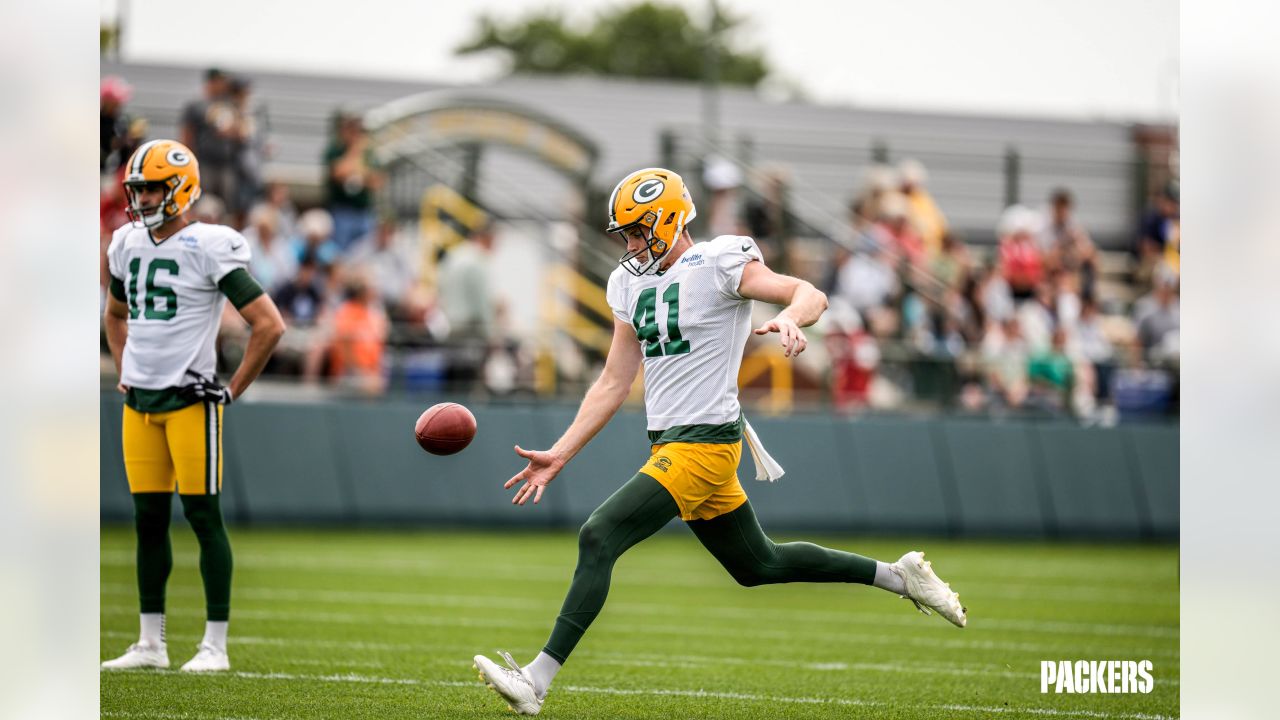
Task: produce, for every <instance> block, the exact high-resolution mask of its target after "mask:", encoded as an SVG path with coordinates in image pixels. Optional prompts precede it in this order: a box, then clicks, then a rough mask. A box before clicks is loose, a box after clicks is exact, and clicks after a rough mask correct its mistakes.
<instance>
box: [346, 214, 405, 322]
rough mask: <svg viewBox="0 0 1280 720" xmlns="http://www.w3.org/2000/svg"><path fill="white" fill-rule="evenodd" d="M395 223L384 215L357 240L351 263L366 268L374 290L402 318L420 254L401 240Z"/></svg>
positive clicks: (392, 311)
mask: <svg viewBox="0 0 1280 720" xmlns="http://www.w3.org/2000/svg"><path fill="white" fill-rule="evenodd" d="M398 240H399V237H398V235H397V233H396V222H395V219H394V218H392V217H384V218H382V219H381V220H380V221H379V222H378V226H377V227H376V228H375V229H374V231H373V234H372V235H371V236H369V237H366V238H364V239H362V240H360V241H358V242H357V243H356V246H355V249H354V250H352V251H351V254H350V256H349V262H350V263H351V264H352V265H358V266H360V267H363V268H364V269H365V271H366V272H367V273H368V274H369V278H370V280H371V281H372V285H373V288H374V291H375V292H376V293H377V295H378V297H379V299H380V300H381V301H382V303H383V305H384V306H385V307H386V310H387V312H388V313H389V314H390V315H391V317H392V318H394V319H397V320H399V319H401V318H402V317H403V315H404V313H403V312H402V310H403V309H404V306H405V304H406V300H407V298H408V293H409V290H410V288H411V287H412V286H413V284H414V282H415V281H416V280H417V278H418V265H419V259H420V257H419V254H418V253H416V252H413V251H411V250H410V249H409V248H408V247H406V246H405V244H404V243H401V242H398Z"/></svg>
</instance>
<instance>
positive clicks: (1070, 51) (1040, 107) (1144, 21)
mask: <svg viewBox="0 0 1280 720" xmlns="http://www.w3.org/2000/svg"><path fill="white" fill-rule="evenodd" d="M625 1H627V0H572V2H567V1H566V0H473V1H469V2H468V1H458V0H452V1H449V2H440V1H439V0H218V2H216V3H176V2H172V0H101V2H102V14H103V17H105V18H113V17H115V15H116V13H117V11H118V10H120V9H121V8H123V10H124V12H125V17H126V27H125V43H124V57H125V59H126V60H136V61H150V62H169V63H180V64H188V65H204V64H208V63H217V64H219V65H225V66H228V67H230V68H236V67H241V68H257V69H276V70H293V71H301V72H313V73H342V74H348V75H350V74H355V75H373V76H381V77H394V78H422V79H431V80H443V81H455V82H480V81H484V80H486V79H489V78H492V77H494V76H495V75H497V74H499V73H500V72H501V68H502V66H501V64H500V63H499V62H498V61H497V59H496V58H494V57H487V58H486V57H469V58H455V57H454V56H453V48H454V47H456V46H457V45H458V44H459V43H461V42H462V41H463V40H465V39H466V38H468V37H469V36H470V35H471V33H472V32H473V29H474V27H475V17H476V16H477V15H479V14H480V13H481V12H483V11H489V12H491V13H493V14H494V15H496V16H498V17H500V18H509V17H518V16H521V15H523V14H525V13H527V12H529V11H531V10H534V9H538V8H543V7H548V6H562V7H563V6H569V5H572V7H574V8H575V10H574V11H573V12H572V13H571V14H570V16H571V17H577V18H582V19H589V18H590V17H591V16H592V15H593V14H594V13H596V12H598V11H599V10H600V9H602V8H606V7H610V6H613V5H617V4H620V3H622V2H625ZM667 1H668V2H677V3H678V4H680V5H684V6H685V7H687V8H688V9H689V10H690V11H691V12H692V13H695V14H696V16H697V17H699V18H703V17H705V16H706V14H707V8H708V0H667ZM721 6H722V7H726V8H728V9H730V10H731V11H733V12H735V13H737V14H739V15H743V16H746V17H747V18H748V19H749V20H750V24H749V26H748V27H746V28H745V29H743V30H742V31H740V32H739V33H738V39H739V40H740V41H742V44H743V45H746V46H754V47H758V48H761V49H763V50H764V52H765V54H766V56H767V58H768V59H769V61H770V63H771V66H772V67H773V68H774V69H775V70H776V71H777V72H778V75H779V77H780V79H781V80H783V81H784V82H786V83H790V84H794V85H798V86H799V87H801V88H803V89H804V90H805V92H806V93H807V95H808V97H810V98H811V99H813V100H815V101H819V102H826V103H840V104H858V105H863V106H868V107H890V108H905V109H915V110H950V111H961V112H980V113H1000V114H1030V115H1040V116H1045V115H1048V116H1069V117H1076V118H1108V119H1169V118H1173V117H1175V116H1176V114H1177V110H1178V106H1177V98H1178V31H1179V25H1178V2H1177V0H1073V1H1072V2H1056V1H1054V0H912V1H908V2H903V1H901V0H881V1H878V2H868V1H866V0H853V1H850V2H843V3H840V2H837V0H721ZM215 8H216V9H215ZM837 8H838V9H837ZM672 35H673V37H674V36H675V32H674V31H673V33H672ZM654 51H655V52H660V51H661V42H659V41H658V39H655V43H654Z"/></svg>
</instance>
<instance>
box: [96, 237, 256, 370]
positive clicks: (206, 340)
mask: <svg viewBox="0 0 1280 720" xmlns="http://www.w3.org/2000/svg"><path fill="white" fill-rule="evenodd" d="M107 263H108V269H109V270H110V272H111V279H112V283H113V284H114V283H120V284H122V285H123V286H124V294H125V297H126V303H127V304H128V306H129V338H128V340H127V341H126V342H125V346H124V357H123V359H122V362H121V368H120V382H121V383H122V384H124V385H127V386H129V387H134V388H141V389H146V390H162V389H164V388H169V387H175V386H178V385H186V384H189V383H190V382H191V378H190V377H186V375H187V371H188V370H189V371H191V372H192V373H195V374H197V375H200V376H202V377H206V378H211V377H213V376H214V365H215V363H216V357H215V353H214V341H215V340H216V338H217V335H218V322H219V319H220V318H221V317H222V308H223V304H224V303H225V302H226V298H225V296H224V295H223V294H222V291H221V290H219V288H218V281H220V280H222V279H223V278H224V277H226V276H227V274H228V273H231V272H232V271H234V270H236V269H247V268H248V265H249V243H248V242H246V241H245V238H244V236H242V235H241V234H240V233H238V232H236V231H235V230H233V229H231V228H229V227H226V226H225V225H208V224H205V223H192V224H191V225H188V226H186V227H185V228H183V229H181V230H179V231H178V232H176V233H174V234H173V235H170V236H169V237H167V238H165V239H164V240H162V241H160V242H158V243H157V242H155V241H153V240H152V239H151V233H150V232H149V231H148V230H147V229H146V228H141V227H135V226H134V225H133V224H132V223H130V224H126V225H124V226H122V227H120V228H118V229H117V230H116V231H115V233H114V234H113V235H112V237H111V245H110V246H108V248H107Z"/></svg>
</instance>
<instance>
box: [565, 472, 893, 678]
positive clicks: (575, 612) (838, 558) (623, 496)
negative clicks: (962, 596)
mask: <svg viewBox="0 0 1280 720" xmlns="http://www.w3.org/2000/svg"><path fill="white" fill-rule="evenodd" d="M677 515H679V508H678V507H677V506H676V502H675V500H674V499H672V497H671V495H670V494H669V493H668V492H667V489H666V488H664V487H663V486H662V485H661V484H660V483H659V482H658V481H657V480H654V479H653V478H651V477H649V476H648V475H645V474H644V473H637V474H636V475H635V477H633V478H631V479H630V480H628V481H627V483H626V484H625V485H623V486H622V487H621V488H618V491H617V492H615V493H614V494H613V495H611V496H610V497H609V499H608V500H605V501H604V503H603V504H601V505H600V507H598V508H596V510H595V512H593V513H591V517H589V518H587V522H586V523H585V524H584V525H583V526H582V530H581V532H579V533H578V567H577V569H575V570H574V573H573V582H572V584H571V585H570V586H569V593H568V595H567V596H566V597H565V599H564V605H563V606H562V607H561V609H560V615H559V617H557V618H556V624H555V627H554V628H553V629H552V631H551V638H550V639H549V640H548V641H547V645H546V647H545V648H543V651H544V652H546V653H547V654H548V655H550V656H551V657H553V658H555V659H556V660H557V661H559V662H560V663H561V664H563V663H564V662H565V660H566V659H568V657H569V654H570V653H571V652H573V648H574V647H575V646H576V645H577V644H578V641H579V640H580V639H581V638H582V635H583V633H585V632H586V631H587V628H588V627H590V626H591V622H592V621H593V620H595V618H596V616H597V615H599V614H600V609H601V608H603V607H604V601H605V597H606V596H607V595H608V594H609V577H610V575H611V574H612V572H613V564H614V563H615V562H617V560H618V558H619V557H621V555H622V553H624V552H626V551H627V549H628V548H630V547H631V546H632V545H635V544H636V543H638V542H640V541H641V540H644V539H645V538H647V537H649V536H650V535H652V534H654V533H655V532H657V531H658V530H660V529H661V528H662V527H663V526H664V525H666V524H667V523H668V522H670V520H671V519H672V518H674V517H676V516H677ZM687 524H688V526H689V529H691V530H693V534H694V535H696V536H697V538H698V540H700V541H701V542H702V545H703V547H705V548H706V549H707V550H708V551H709V552H710V553H711V554H712V555H713V556H715V558H716V560H719V561H720V564H721V565H723V566H724V568H725V570H728V571H729V574H730V575H731V576H732V577H733V579H734V580H736V581H737V582H738V583H739V584H740V585H744V586H746V587H755V586H757V585H771V584H774V583H788V582H842V583H861V584H863V585H870V584H871V581H872V580H874V579H875V575H876V561H875V560H872V559H870V558H865V557H862V556H860V555H854V554H853V553H847V552H841V551H839V550H832V549H830V548H824V547H821V546H819V545H814V544H813V543H807V542H791V543H782V544H778V543H775V542H774V541H772V540H770V539H769V537H768V536H767V535H765V534H764V531H763V530H761V529H760V522H759V521H758V520H757V519H756V514H755V511H754V510H752V509H751V502H750V501H747V502H745V503H743V504H742V506H741V507H739V508H738V509H736V510H734V511H733V512H730V513H726V514H724V515H721V516H719V517H717V518H713V519H711V520H691V521H689V522H688V523H687Z"/></svg>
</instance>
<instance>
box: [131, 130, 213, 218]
mask: <svg viewBox="0 0 1280 720" xmlns="http://www.w3.org/2000/svg"><path fill="white" fill-rule="evenodd" d="M148 186H150V187H160V186H162V187H163V189H164V199H163V200H162V201H161V202H160V203H159V204H157V205H148V206H143V204H142V200H141V198H140V196H139V194H138V191H139V190H142V189H144V188H147V187H148ZM124 196H125V200H126V201H127V203H128V207H127V208H126V210H125V212H126V213H127V214H128V216H129V220H131V221H133V223H134V224H135V225H136V224H139V223H140V224H141V225H142V226H143V227H148V228H153V227H157V226H159V225H162V224H164V223H165V221H167V220H172V219H173V218H175V217H177V216H179V215H181V214H182V213H184V212H186V211H187V210H188V209H190V208H191V205H192V203H194V202H195V201H196V200H199V199H200V165H199V163H197V162H196V156H195V154H194V153H192V152H191V150H189V149H188V148H187V146H186V145H183V144H182V143H180V142H177V141H176V140H152V141H150V142H145V143H143V144H142V145H141V146H140V147H139V148H138V149H137V150H135V151H134V152H133V155H132V156H131V157H130V158H129V164H128V165H126V166H125V176H124Z"/></svg>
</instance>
